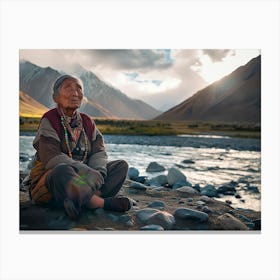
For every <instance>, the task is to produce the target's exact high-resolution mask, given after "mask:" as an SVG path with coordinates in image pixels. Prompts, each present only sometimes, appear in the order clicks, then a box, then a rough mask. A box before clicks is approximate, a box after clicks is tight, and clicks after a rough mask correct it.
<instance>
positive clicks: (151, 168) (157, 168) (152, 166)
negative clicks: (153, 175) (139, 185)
mask: <svg viewBox="0 0 280 280" xmlns="http://www.w3.org/2000/svg"><path fill="white" fill-rule="evenodd" d="M164 170H165V167H164V166H162V165H160V164H158V163H157V162H156V161H153V162H150V163H149V165H148V167H147V168H146V172H161V171H164Z"/></svg>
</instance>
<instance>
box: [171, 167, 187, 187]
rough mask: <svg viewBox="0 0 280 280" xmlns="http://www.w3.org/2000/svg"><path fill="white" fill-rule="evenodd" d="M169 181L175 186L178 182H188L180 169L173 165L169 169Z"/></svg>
mask: <svg viewBox="0 0 280 280" xmlns="http://www.w3.org/2000/svg"><path fill="white" fill-rule="evenodd" d="M167 181H168V184H169V185H170V186H173V185H174V184H175V183H177V182H181V181H184V182H186V181H187V178H186V176H185V175H184V174H183V173H182V172H181V171H180V170H179V169H177V168H174V167H172V168H170V169H169V170H168V174H167Z"/></svg>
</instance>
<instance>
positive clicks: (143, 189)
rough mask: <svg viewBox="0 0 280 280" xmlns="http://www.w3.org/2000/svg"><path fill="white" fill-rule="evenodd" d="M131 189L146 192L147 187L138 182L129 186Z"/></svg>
mask: <svg viewBox="0 0 280 280" xmlns="http://www.w3.org/2000/svg"><path fill="white" fill-rule="evenodd" d="M129 187H130V188H132V189H136V190H140V191H145V190H146V189H147V187H146V186H145V185H143V184H141V183H138V182H131V183H130V185H129Z"/></svg>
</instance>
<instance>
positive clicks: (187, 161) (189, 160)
mask: <svg viewBox="0 0 280 280" xmlns="http://www.w3.org/2000/svg"><path fill="white" fill-rule="evenodd" d="M182 162H183V163H187V164H188V163H191V164H193V163H194V161H193V160H191V159H184V160H183V161H182Z"/></svg>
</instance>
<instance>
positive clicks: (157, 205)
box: [148, 200, 165, 210]
mask: <svg viewBox="0 0 280 280" xmlns="http://www.w3.org/2000/svg"><path fill="white" fill-rule="evenodd" d="M148 207H149V208H156V209H160V210H163V209H164V208H165V204H164V202H162V201H158V200H156V201H153V202H152V203H150V204H149V205H148Z"/></svg>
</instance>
